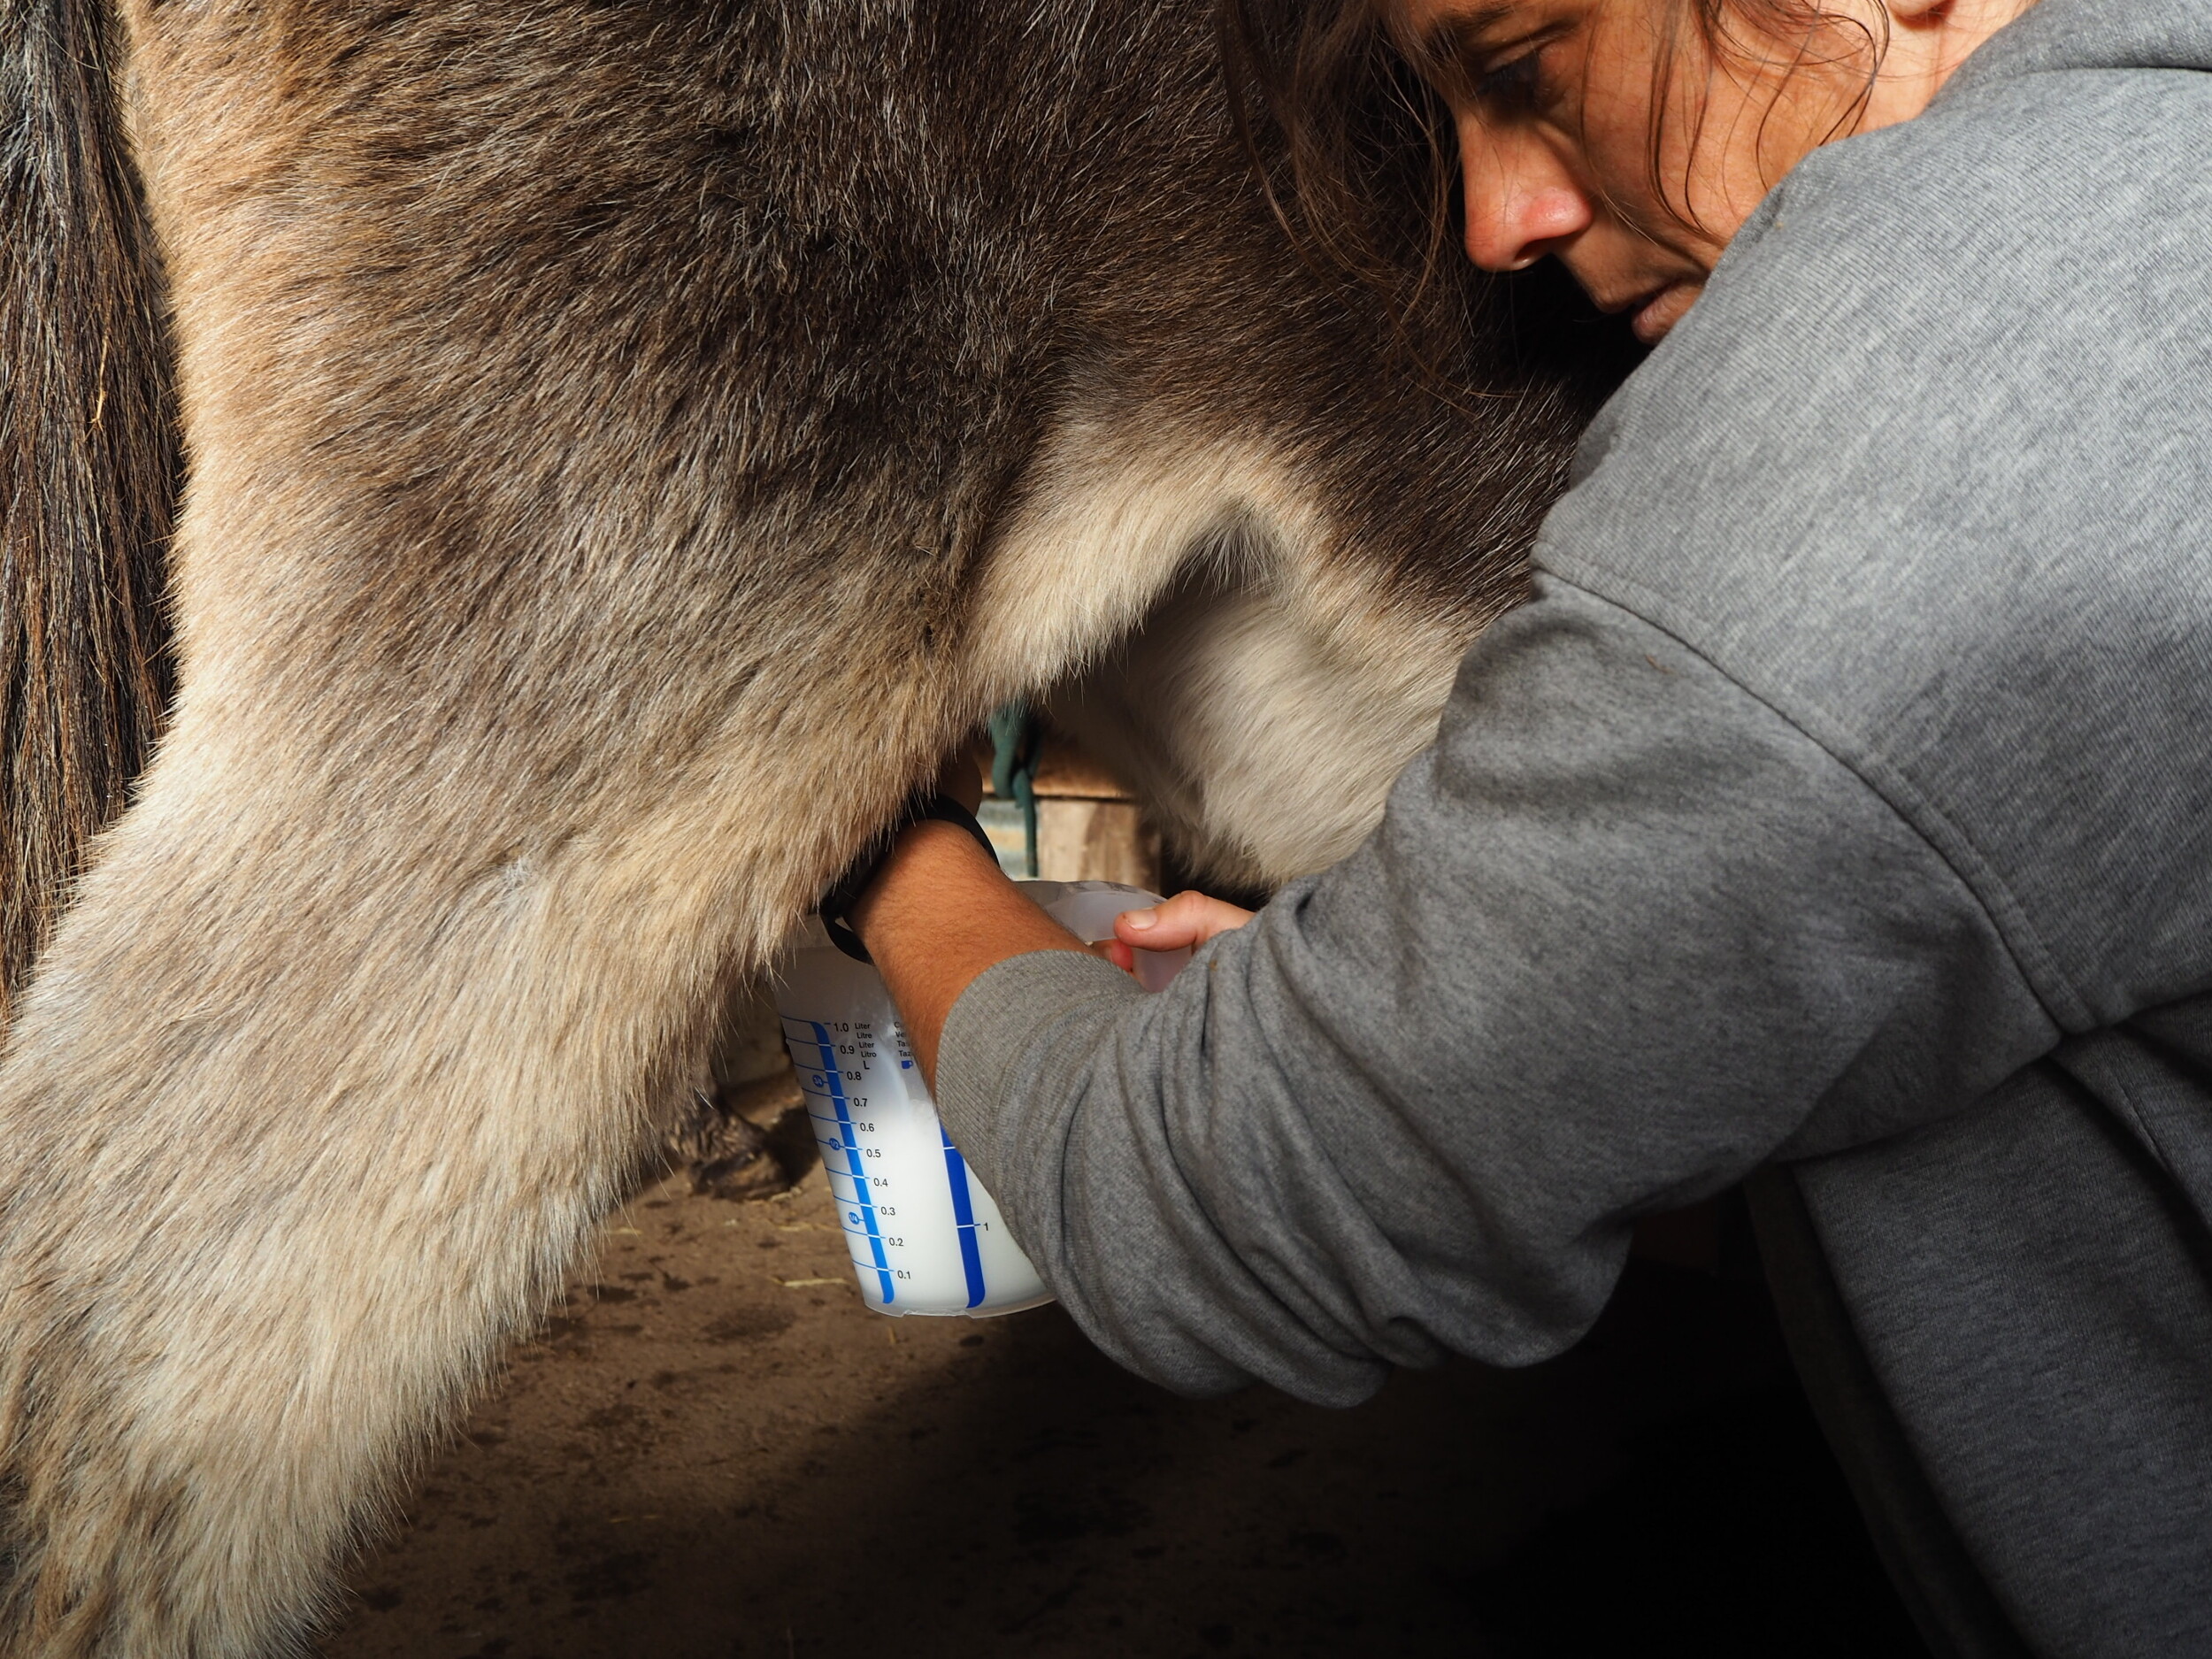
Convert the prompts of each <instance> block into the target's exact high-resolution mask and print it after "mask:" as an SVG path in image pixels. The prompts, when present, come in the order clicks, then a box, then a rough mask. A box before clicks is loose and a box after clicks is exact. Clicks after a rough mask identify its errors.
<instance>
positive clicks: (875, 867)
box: [814, 790, 998, 963]
mask: <svg viewBox="0 0 2212 1659" xmlns="http://www.w3.org/2000/svg"><path fill="white" fill-rule="evenodd" d="M928 818H935V819H936V820H938V822H940V823H942V824H955V825H957V826H959V827H960V828H962V829H964V830H965V831H967V832H968V833H969V834H971V835H972V836H974V837H975V844H976V845H977V846H979V847H980V848H981V849H983V852H984V856H986V857H987V858H989V859H991V860H992V862H994V863H996V862H997V860H998V849H996V848H995V847H993V846H992V845H991V838H990V837H989V836H988V835H986V834H985V833H983V826H982V825H980V824H979V823H977V822H976V821H975V814H974V813H972V812H971V811H969V810H968V809H967V808H966V807H964V806H962V805H961V804H960V803H959V802H957V801H956V800H954V799H953V798H952V797H951V796H950V795H943V794H941V793H939V792H937V791H935V790H927V791H918V792H917V793H916V794H915V795H913V796H912V797H911V798H910V799H909V800H908V802H907V803H906V805H905V807H904V808H903V809H902V810H901V811H900V813H899V815H898V817H896V818H893V819H892V820H891V823H890V825H889V826H888V827H887V828H886V829H885V830H883V831H882V833H879V834H878V835H877V836H876V838H875V839H874V840H873V841H870V842H869V843H868V844H867V846H866V847H864V848H863V849H861V854H860V856H859V857H857V858H856V859H854V860H853V861H852V863H850V864H848V865H846V866H845V873H844V874H842V875H841V876H840V877H838V878H837V879H836V880H834V881H833V882H831V883H830V887H829V891H828V892H826V893H825V894H823V895H822V897H821V902H819V903H818V904H817V905H816V906H815V907H814V910H815V914H816V915H818V916H819V917H820V918H822V931H823V932H825V933H827V934H828V935H829V940H830V943H831V944H833V945H835V946H836V947H837V948H838V949H840V950H841V951H843V952H844V953H845V954H846V955H847V956H850V957H851V958H852V959H853V960H854V961H855V962H866V963H873V962H874V960H875V958H874V957H873V956H870V955H869V954H868V947H867V946H865V945H864V944H862V943H861V942H860V935H859V934H858V933H855V932H854V931H853V925H852V922H851V920H850V919H849V917H848V915H847V912H849V910H851V909H852V907H853V906H854V905H855V904H856V903H858V902H860V895H862V894H864V893H865V892H866V891H867V890H868V885H869V883H871V882H872V881H873V880H874V879H876V874H877V872H879V871H880V870H881V869H882V868H883V861H884V860H885V859H887V858H888V857H889V856H891V846H892V843H893V842H895V841H897V840H898V838H899V832H900V831H902V830H903V829H905V828H907V827H908V826H910V825H915V824H919V823H921V822H923V821H924V820H925V819H928Z"/></svg>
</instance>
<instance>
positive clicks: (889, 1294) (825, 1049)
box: [788, 1020, 981, 1307]
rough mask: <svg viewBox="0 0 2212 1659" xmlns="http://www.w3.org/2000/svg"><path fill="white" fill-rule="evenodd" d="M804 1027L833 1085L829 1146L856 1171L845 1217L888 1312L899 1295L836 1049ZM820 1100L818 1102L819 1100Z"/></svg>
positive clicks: (825, 1031) (817, 1028) (825, 1035)
mask: <svg viewBox="0 0 2212 1659" xmlns="http://www.w3.org/2000/svg"><path fill="white" fill-rule="evenodd" d="M788 1023H789V1024H791V1025H798V1024H800V1023H801V1022H800V1021H798V1020H792V1021H789V1022H788ZM804 1023H805V1024H806V1025H809V1026H810V1027H811V1028H812V1029H813V1032H814V1041H815V1043H816V1045H817V1046H818V1047H819V1048H820V1049H821V1051H822V1061H823V1064H822V1068H821V1071H822V1077H823V1079H825V1080H826V1082H827V1083H828V1084H829V1100H830V1104H831V1105H832V1106H833V1107H834V1108H835V1109H836V1111H837V1137H838V1138H837V1140H836V1141H830V1142H826V1143H825V1144H826V1145H831V1146H834V1147H836V1148H838V1149H839V1150H840V1151H841V1152H843V1153H844V1155H845V1167H846V1168H847V1169H849V1170H850V1171H852V1175H853V1190H854V1191H855V1192H856V1194H858V1196H857V1197H856V1199H855V1200H854V1202H853V1203H852V1205H851V1207H850V1208H849V1209H848V1210H846V1211H845V1214H846V1215H847V1216H848V1217H850V1218H851V1219H852V1220H854V1221H857V1222H858V1223H859V1224H860V1225H861V1226H862V1227H863V1228H864V1229H865V1231H866V1233H867V1237H868V1253H869V1255H870V1256H871V1257H872V1259H873V1263H874V1266H875V1270H876V1281H877V1283H878V1284H879V1285H880V1286H882V1287H883V1305H884V1306H885V1307H889V1306H890V1305H891V1301H892V1298H893V1296H894V1295H895V1294H896V1293H895V1291H894V1290H893V1288H892V1284H891V1268H890V1263H888V1262H887V1261H886V1260H885V1259H884V1255H883V1235H882V1233H879V1232H878V1231H877V1230H876V1207H875V1206H874V1205H873V1204H872V1203H871V1202H868V1178H867V1177H866V1176H865V1175H863V1174H862V1173H861V1172H860V1142H859V1141H857V1140H856V1139H855V1137H854V1135H853V1118H852V1113H851V1111H850V1110H849V1109H848V1108H847V1106H846V1103H845V1087H844V1083H843V1080H842V1079H840V1078H839V1077H838V1075H837V1064H836V1061H837V1049H836V1046H835V1045H834V1044H833V1043H832V1042H831V1041H830V1034H829V1027H828V1026H826V1025H822V1024H820V1023H819V1022H818V1021H815V1020H808V1021H806V1022H804ZM817 1098H819V1096H817ZM809 1115H810V1116H812V1115H813V1114H811V1113H810V1114H809ZM854 1259H855V1265H858V1264H859V1260H858V1258H857V1257H856V1258H854ZM972 1282H974V1283H980V1282H981V1281H980V1280H979V1279H976V1280H972ZM969 1305H970V1306H971V1307H972V1306H973V1305H974V1304H973V1303H970V1304H969Z"/></svg>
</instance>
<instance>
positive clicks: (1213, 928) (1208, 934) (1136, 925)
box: [1114, 892, 1252, 950]
mask: <svg viewBox="0 0 2212 1659" xmlns="http://www.w3.org/2000/svg"><path fill="white" fill-rule="evenodd" d="M1251 919H1252V912H1251V911H1249V910H1240V909H1239V908H1238V907H1237V906H1236V905H1233V904H1230V903H1227V902H1224V901H1223V900H1220V899H1213V898H1208V897H1207V896H1206V895H1204V894H1202V893H1193V892H1183V893H1179V894H1177V895H1175V896H1174V897H1173V898H1171V899H1169V900H1167V901H1166V902H1164V903H1160V904H1156V905H1154V906H1153V907H1152V908H1151V909H1150V910H1124V911H1123V912H1122V913H1121V914H1120V915H1119V916H1117V917H1116V918H1114V937H1115V938H1116V940H1118V941H1119V942H1121V943H1122V944H1125V945H1128V946H1132V947H1133V948H1135V949H1139V950H1180V949H1183V948H1184V947H1185V946H1192V947H1196V946H1199V945H1202V944H1204V943H1205V942H1206V941H1208V940H1209V939H1211V938H1212V937H1213V936H1214V935H1215V934H1216V933H1228V932H1230V931H1231V930H1232V929H1234V928H1239V927H1241V926H1244V925H1245V923H1247V922H1248V921H1250V920H1251Z"/></svg>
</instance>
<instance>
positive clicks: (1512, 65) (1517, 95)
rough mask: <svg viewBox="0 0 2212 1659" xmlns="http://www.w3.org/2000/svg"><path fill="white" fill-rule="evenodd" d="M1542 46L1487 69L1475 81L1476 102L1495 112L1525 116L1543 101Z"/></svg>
mask: <svg viewBox="0 0 2212 1659" xmlns="http://www.w3.org/2000/svg"><path fill="white" fill-rule="evenodd" d="M1543 57H1544V53H1543V49H1542V48H1540V47H1539V48H1537V49H1536V50H1532V51H1525V52H1523V53H1522V54H1521V55H1520V56H1519V57H1518V58H1509V59H1508V60H1507V61H1506V62H1504V63H1502V64H1499V65H1495V66H1494V67H1493V68H1491V69H1488V70H1486V71H1485V72H1484V73H1482V74H1480V75H1479V76H1478V77H1477V78H1476V80H1475V87H1474V92H1475V101H1476V102H1477V103H1478V104H1481V105H1482V107H1483V108H1484V109H1485V110H1486V111H1490V112H1491V113H1492V114H1494V115H1528V114H1532V113H1534V112H1535V111H1537V110H1538V109H1539V108H1540V107H1541V106H1542V104H1543V102H1544V98H1543V92H1544V73H1543V71H1544V65H1543Z"/></svg>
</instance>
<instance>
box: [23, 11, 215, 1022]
mask: <svg viewBox="0 0 2212 1659" xmlns="http://www.w3.org/2000/svg"><path fill="white" fill-rule="evenodd" d="M117 50H118V42H117V38H116V29H115V26H114V24H113V23H112V21H111V19H110V18H109V17H108V15H107V11H106V7H105V5H104V4H103V0H12V4H0V238H4V241H0V1022H4V1020H5V1018H6V1015H7V1012H8V1010H9V1008H10V1005H11V1003H12V999H13V997H14V995H19V993H20V991H21V988H22V986H23V982H24V979H25V977H26V975H27V971H28V969H29V967H30V964H31V959H32V957H33V956H34V955H35V953H36V951H37V950H38V949H39V947H40V945H41V944H42V942H43V941H44V940H45V938H46V936H47V934H48V933H49V932H50V930H51V927H52V926H53V921H54V918H55V917H56V916H57V914H58V912H59V910H60V909H61V907H62V905H63V904H64V902H65V901H66V898H67V895H68V892H69V888H70V884H71V883H72V881H73V879H75V877H76V875H77V873H78V871H79V869H80V868H81V864H82V862H83V858H84V854H85V849H86V845H87V843H88V841H90V840H91V838H92V837H93V836H94V835H95V834H96V833H97V832H98V831H99V830H100V828H101V827H102V826H104V825H105V824H106V823H107V822H108V820H109V819H111V818H112V817H113V816H114V815H115V814H116V812H117V811H119V810H120V809H121V807H122V805H123V803H124V801H125V798H126V795H127V792H128V790H129V787H130V784H131V780H133V779H134V777H135V776H136V775H137V773H138V772H139V770H140V768H141V767H142V766H143V765H144V764H145V763H146V759H147V757H148V755H149V753H150V750H151V749H152V746H153V741H154V738H155V735H156V733H157V730H158V728H159V726H160V722H161V718H162V711H163V710H164V708H165V705H166V703H167V699H168V693H169V688H170V664H169V646H168V626H167V621H166V618H165V614H164V611H163V606H162V586H163V565H164V561H165V554H166V549H167V541H168V536H169V528H170V523H171V519H172V518H173V514H174V511H175V501H176V492H177V488H178V484H179V480H180V452H179V445H178V439H177V428H176V420H175V416H174V411H173V406H172V401H171V394H170V358H169V352H168V345H167V340H166V337H165V326H164V320H163V309H162V283H161V278H160V271H159V265H158V259H157V255H156V253H155V250H154V246H153V241H152V237H151V235H150V231H149V227H148V225H147V222H146V215H145V210H144V205H143V203H142V198H141V194H140V190H139V185H138V180H137V176H136V174H135V173H134V171H133V168H132V166H131V163H130V160H129V157H128V156H127V153H126V146H125V143H124V139H123V124H122V118H121V112H120V111H119V108H118V104H117V98H116V94H115V90H114V87H113V83H112V77H111V70H112V68H113V66H114V65H115V60H116V56H117Z"/></svg>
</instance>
